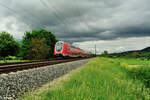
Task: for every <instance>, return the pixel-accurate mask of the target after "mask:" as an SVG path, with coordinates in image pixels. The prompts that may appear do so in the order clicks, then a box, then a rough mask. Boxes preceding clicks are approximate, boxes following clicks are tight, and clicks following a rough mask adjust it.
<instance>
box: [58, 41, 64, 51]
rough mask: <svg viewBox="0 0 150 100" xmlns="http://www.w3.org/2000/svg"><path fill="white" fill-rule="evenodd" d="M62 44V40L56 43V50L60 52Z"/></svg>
mask: <svg viewBox="0 0 150 100" xmlns="http://www.w3.org/2000/svg"><path fill="white" fill-rule="evenodd" d="M63 44H64V43H63V42H57V43H56V52H62V49H63Z"/></svg>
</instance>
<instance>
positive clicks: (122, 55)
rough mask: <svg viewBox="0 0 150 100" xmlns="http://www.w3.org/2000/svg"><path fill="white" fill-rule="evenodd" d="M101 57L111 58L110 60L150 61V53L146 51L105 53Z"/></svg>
mask: <svg viewBox="0 0 150 100" xmlns="http://www.w3.org/2000/svg"><path fill="white" fill-rule="evenodd" d="M100 56H101V57H110V58H140V59H150V51H148V50H147V48H146V49H143V50H137V51H127V52H122V53H110V54H109V53H108V52H107V51H104V52H103V53H102V54H101V55H100Z"/></svg>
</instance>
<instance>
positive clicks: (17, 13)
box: [0, 3, 39, 26]
mask: <svg viewBox="0 0 150 100" xmlns="http://www.w3.org/2000/svg"><path fill="white" fill-rule="evenodd" d="M0 6H2V7H4V8H6V9H8V10H9V11H10V12H11V13H13V14H14V15H15V16H16V17H18V16H19V17H24V18H25V19H26V20H28V21H31V22H33V23H34V24H35V25H37V26H39V23H37V22H35V21H33V20H32V19H31V18H29V17H27V16H24V15H20V14H21V13H20V12H18V11H16V10H14V9H13V8H10V7H8V6H6V5H5V4H3V3H0ZM19 13H20V14H19Z"/></svg>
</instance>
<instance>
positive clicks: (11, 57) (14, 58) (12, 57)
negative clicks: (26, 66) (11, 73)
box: [5, 56, 19, 60]
mask: <svg viewBox="0 0 150 100" xmlns="http://www.w3.org/2000/svg"><path fill="white" fill-rule="evenodd" d="M5 60H19V58H18V57H16V56H8V57H6V58H5Z"/></svg>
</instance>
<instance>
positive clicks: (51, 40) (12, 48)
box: [0, 29, 58, 60]
mask: <svg viewBox="0 0 150 100" xmlns="http://www.w3.org/2000/svg"><path fill="white" fill-rule="evenodd" d="M57 41H58V40H57V39H56V37H55V35H54V34H53V33H52V32H50V31H48V30H45V29H41V30H33V31H31V32H25V34H24V36H23V38H22V41H21V43H19V42H18V41H17V40H15V39H14V37H13V36H12V35H10V33H8V32H1V33H0V60H3V59H4V60H5V59H7V60H9V59H13V60H15V59H16V60H18V59H29V60H41V59H43V60H44V59H49V58H51V57H53V52H54V45H55V43H56V42H57Z"/></svg>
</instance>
